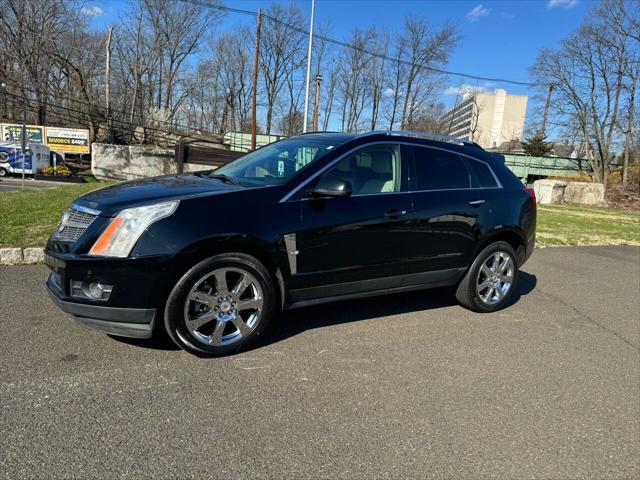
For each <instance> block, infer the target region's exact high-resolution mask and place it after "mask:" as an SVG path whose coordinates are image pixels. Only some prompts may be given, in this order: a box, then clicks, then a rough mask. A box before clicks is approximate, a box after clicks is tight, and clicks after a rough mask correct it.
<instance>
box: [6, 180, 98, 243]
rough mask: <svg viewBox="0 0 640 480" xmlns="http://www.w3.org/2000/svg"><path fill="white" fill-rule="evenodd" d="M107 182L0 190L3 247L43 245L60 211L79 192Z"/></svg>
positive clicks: (56, 222)
mask: <svg viewBox="0 0 640 480" xmlns="http://www.w3.org/2000/svg"><path fill="white" fill-rule="evenodd" d="M106 185H107V183H95V182H93V183H82V184H79V185H64V186H60V187H53V188H42V189H37V190H35V189H34V190H31V189H29V190H24V191H20V190H16V191H10V192H1V193H0V247H43V246H44V244H45V243H46V242H47V239H48V238H49V235H51V233H52V232H53V229H54V228H55V227H56V225H57V224H58V220H59V219H60V214H61V213H62V212H63V211H64V210H65V209H66V208H67V207H68V206H69V204H70V203H71V202H72V201H73V200H74V199H75V198H76V197H77V196H79V195H82V194H83V193H86V192H89V191H91V190H96V189H97V188H100V187H101V186H106Z"/></svg>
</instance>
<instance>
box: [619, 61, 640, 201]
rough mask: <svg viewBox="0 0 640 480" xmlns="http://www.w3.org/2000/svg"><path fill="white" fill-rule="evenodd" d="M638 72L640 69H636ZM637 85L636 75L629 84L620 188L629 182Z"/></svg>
mask: <svg viewBox="0 0 640 480" xmlns="http://www.w3.org/2000/svg"><path fill="white" fill-rule="evenodd" d="M636 70H637V71H638V72H640V68H638V69H636ZM637 83H638V75H633V80H632V82H631V90H630V92H631V93H630V95H629V118H628V119H627V131H626V132H625V135H624V164H623V166H622V186H623V187H625V188H626V187H627V183H628V182H629V149H630V148H631V132H632V131H633V116H634V113H635V112H634V109H635V103H636V85H637Z"/></svg>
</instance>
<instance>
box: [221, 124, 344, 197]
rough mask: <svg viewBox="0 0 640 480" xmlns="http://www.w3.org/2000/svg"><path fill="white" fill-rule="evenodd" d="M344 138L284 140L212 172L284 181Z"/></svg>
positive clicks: (249, 181)
mask: <svg viewBox="0 0 640 480" xmlns="http://www.w3.org/2000/svg"><path fill="white" fill-rule="evenodd" d="M344 141H346V139H344V140H343V139H339V138H332V137H328V138H317V137H316V138H311V137H305V136H302V137H296V138H292V139H288V140H282V141H279V142H275V143H272V144H270V145H267V146H265V147H262V148H260V149H258V150H256V151H255V152H251V153H248V154H246V155H244V156H242V157H240V158H239V159H237V160H235V161H233V162H231V163H229V164H227V165H225V166H223V167H220V168H218V169H216V170H215V171H214V172H213V174H214V175H226V176H227V177H230V178H232V179H234V180H235V181H237V182H238V183H240V184H241V185H246V186H259V185H282V184H283V183H285V182H287V181H288V180H289V179H291V178H292V177H293V176H294V175H295V174H296V173H298V172H299V171H300V170H302V169H303V168H304V167H306V166H307V165H309V164H310V163H312V162H315V161H317V160H319V159H320V158H322V157H324V156H325V155H326V154H327V153H329V152H330V151H331V150H332V149H333V148H335V147H336V146H338V145H340V144H341V143H343V142H344Z"/></svg>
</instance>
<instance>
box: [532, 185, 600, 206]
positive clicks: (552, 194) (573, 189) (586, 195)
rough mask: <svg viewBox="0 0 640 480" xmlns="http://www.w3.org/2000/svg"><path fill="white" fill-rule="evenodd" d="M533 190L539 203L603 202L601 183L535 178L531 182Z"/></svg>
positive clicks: (584, 203)
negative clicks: (535, 179)
mask: <svg viewBox="0 0 640 480" xmlns="http://www.w3.org/2000/svg"><path fill="white" fill-rule="evenodd" d="M533 190H534V192H535V193H536V199H537V201H538V203H540V204H548V203H561V202H567V203H577V204H580V205H601V204H602V203H604V185H602V184H601V183H588V182H565V181H563V180H537V181H535V182H533Z"/></svg>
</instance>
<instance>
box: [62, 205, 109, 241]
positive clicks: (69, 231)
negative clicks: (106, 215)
mask: <svg viewBox="0 0 640 480" xmlns="http://www.w3.org/2000/svg"><path fill="white" fill-rule="evenodd" d="M97 216H98V215H97V214H96V215H94V214H92V213H88V212H83V211H80V210H76V209H75V208H73V207H71V208H69V209H68V210H67V211H66V212H64V213H63V214H62V218H61V219H60V225H59V226H58V230H56V233H55V235H54V238H55V239H56V240H59V241H61V242H75V241H77V240H78V239H79V238H80V237H81V236H82V234H83V233H84V231H85V230H86V229H87V227H88V226H89V225H91V223H92V222H93V221H94V220H95V219H96V217H97Z"/></svg>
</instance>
